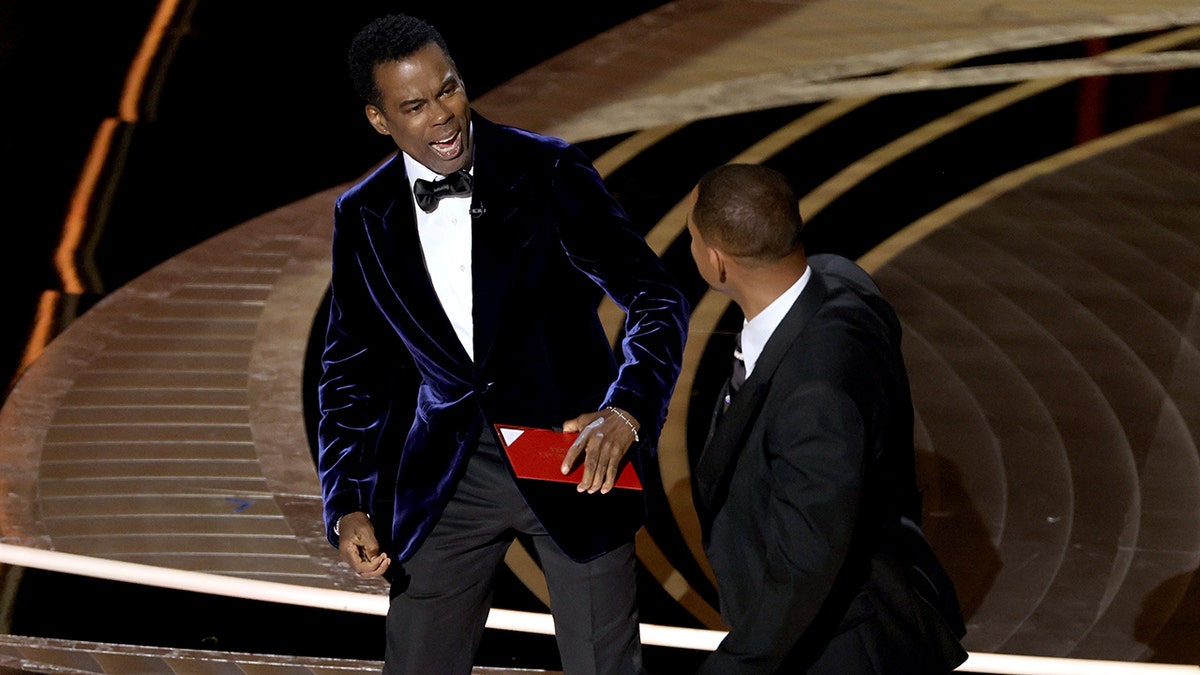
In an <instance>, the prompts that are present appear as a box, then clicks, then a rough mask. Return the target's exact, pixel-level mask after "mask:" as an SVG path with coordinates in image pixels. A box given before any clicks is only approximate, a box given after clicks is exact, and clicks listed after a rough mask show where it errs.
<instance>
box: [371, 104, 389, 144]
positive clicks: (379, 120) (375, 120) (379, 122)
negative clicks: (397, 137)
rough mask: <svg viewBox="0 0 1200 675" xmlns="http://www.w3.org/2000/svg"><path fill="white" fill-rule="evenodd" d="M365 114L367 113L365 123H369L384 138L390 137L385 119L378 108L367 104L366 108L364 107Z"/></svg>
mask: <svg viewBox="0 0 1200 675" xmlns="http://www.w3.org/2000/svg"><path fill="white" fill-rule="evenodd" d="M366 112H367V121H368V122H370V123H371V126H373V127H375V131H378V132H379V133H381V134H383V135H384V136H388V135H390V134H389V133H388V126H387V117H386V116H384V114H383V111H382V110H380V109H379V108H376V107H375V106H373V105H371V104H370V103H368V104H367V107H366Z"/></svg>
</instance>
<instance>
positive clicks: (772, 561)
mask: <svg viewBox="0 0 1200 675" xmlns="http://www.w3.org/2000/svg"><path fill="white" fill-rule="evenodd" d="M689 199H690V211H689V213H688V216H687V226H688V231H689V232H690V234H691V236H692V256H693V258H694V259H695V262H696V265H697V268H698V269H699V271H700V274H701V276H703V277H704V279H705V281H707V282H708V284H709V285H710V286H711V287H712V288H713V289H715V290H717V291H720V292H722V293H725V294H727V295H728V296H729V297H730V298H731V299H732V300H733V301H734V302H735V303H736V304H737V305H738V306H739V307H740V308H741V310H742V314H743V317H744V323H743V328H742V331H741V333H740V334H739V338H740V341H739V349H740V352H739V354H738V356H739V357H740V358H741V361H740V363H738V364H737V365H736V366H735V371H741V370H744V373H745V376H744V381H742V382H739V381H738V380H739V379H740V377H739V376H736V375H735V376H734V377H731V380H730V383H729V384H727V385H726V388H725V390H724V391H722V392H721V394H722V396H721V400H720V401H719V402H718V410H717V411H716V413H715V415H714V423H713V427H712V430H711V433H710V437H709V439H708V441H707V443H706V445H705V447H704V450H703V452H702V453H701V454H700V456H699V457H698V459H697V460H696V463H695V466H694V467H693V470H692V478H693V489H694V497H695V501H696V508H697V511H698V513H699V515H700V520H701V524H702V528H703V534H704V542H705V551H706V553H707V555H708V558H709V561H710V563H711V565H712V569H713V572H714V574H715V576H716V581H717V587H718V592H719V596H720V605H721V614H722V617H723V618H724V620H725V621H726V623H728V625H729V627H730V630H729V634H728V635H727V636H726V637H725V638H724V639H723V640H722V642H721V643H720V645H719V647H718V648H717V650H716V651H715V652H713V654H711V655H710V656H709V658H708V659H707V660H706V661H705V662H704V663H703V664H702V666H701V668H700V672H702V673H711V674H714V675H717V674H719V675H731V674H735V673H829V674H830V675H834V674H836V675H847V674H851V675H853V674H858V673H888V674H895V673H913V674H914V675H915V674H920V675H930V674H932V673H945V672H949V671H952V670H953V669H954V668H955V667H956V666H958V665H959V664H960V663H962V662H963V661H964V660H965V659H966V652H965V651H964V650H963V648H962V647H961V645H960V642H959V640H960V638H961V637H962V636H963V635H964V634H965V630H964V627H963V623H962V617H961V614H960V610H959V607H958V601H957V597H956V595H955V592H954V588H953V585H952V584H951V583H950V581H949V579H948V578H947V576H946V574H945V572H944V570H943V569H942V567H941V566H940V565H939V564H938V562H937V560H936V558H935V557H934V554H933V552H932V550H931V549H930V548H929V546H928V544H927V543H926V541H925V539H924V537H923V535H922V534H921V531H920V529H919V523H920V517H921V498H920V493H919V491H918V488H917V483H916V470H915V461H916V459H915V452H914V447H913V410H912V403H911V399H910V393H909V385H908V376H907V373H906V370H905V367H904V362H903V358H902V356H901V352H900V323H899V321H898V320H897V318H896V315H895V313H894V312H893V311H892V308H891V307H890V306H889V305H888V303H887V302H886V301H885V300H884V298H883V297H882V296H881V295H880V292H879V289H878V288H877V287H876V286H875V283H874V282H873V281H872V280H871V278H870V277H869V276H868V275H867V273H866V272H865V271H864V270H862V269H861V268H859V267H858V266H857V265H855V264H854V263H853V262H852V261H850V260H848V259H846V258H842V257H838V256H832V255H818V256H813V257H812V258H811V259H808V258H806V256H805V252H804V247H803V244H802V240H801V231H802V226H803V223H802V220H801V217H800V213H799V209H798V208H797V199H796V196H795V194H794V192H793V190H792V188H791V187H790V185H789V184H788V181H787V179H786V178H785V177H784V176H783V175H782V174H780V173H779V172H777V171H774V170H772V169H768V168H766V167H763V166H759V165H752V164H740V165H726V166H721V167H718V168H716V169H713V170H711V171H709V172H708V173H706V174H705V175H704V176H703V177H702V178H701V179H700V181H699V182H698V184H697V186H696V188H695V189H694V190H693V192H692V194H691V196H690V198H689Z"/></svg>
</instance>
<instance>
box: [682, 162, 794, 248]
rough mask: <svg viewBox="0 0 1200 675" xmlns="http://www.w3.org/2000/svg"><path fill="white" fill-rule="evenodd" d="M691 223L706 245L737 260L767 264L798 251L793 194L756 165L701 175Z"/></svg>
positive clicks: (780, 177)
mask: <svg viewBox="0 0 1200 675" xmlns="http://www.w3.org/2000/svg"><path fill="white" fill-rule="evenodd" d="M692 220H693V221H694V222H695V223H696V229H698V230H699V231H700V236H702V237H704V240H705V241H706V242H709V243H710V244H713V245H715V246H717V247H718V248H720V249H721V250H723V251H725V252H726V253H729V254H730V255H735V256H738V257H739V258H749V259H756V260H762V261H766V262H770V261H775V260H779V259H781V258H784V257H786V256H788V255H791V254H792V253H793V252H795V251H796V250H797V249H800V248H803V237H802V233H803V230H804V220H803V218H802V217H801V216H800V205H799V201H798V200H797V199H796V193H795V191H794V190H793V189H792V186H791V183H789V182H788V179H787V177H786V176H784V175H783V174H782V173H780V172H779V171H776V170H775V169H771V168H769V167H765V166H763V165H761V164H725V165H722V166H718V167H715V168H713V169H710V170H709V171H708V172H706V173H705V174H704V175H703V176H701V177H700V181H699V182H698V183H697V185H696V203H695V206H694V207H693V209H692Z"/></svg>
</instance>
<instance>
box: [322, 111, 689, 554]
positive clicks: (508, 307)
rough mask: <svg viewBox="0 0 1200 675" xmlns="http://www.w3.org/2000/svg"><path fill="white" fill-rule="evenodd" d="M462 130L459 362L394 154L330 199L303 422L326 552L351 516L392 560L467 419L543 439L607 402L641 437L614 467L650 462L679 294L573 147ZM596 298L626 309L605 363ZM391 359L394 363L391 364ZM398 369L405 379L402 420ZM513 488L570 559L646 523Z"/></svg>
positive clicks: (469, 444)
mask: <svg viewBox="0 0 1200 675" xmlns="http://www.w3.org/2000/svg"><path fill="white" fill-rule="evenodd" d="M472 121H473V124H474V134H475V159H474V179H475V180H474V185H475V187H474V192H473V195H472V202H471V204H472V209H473V213H477V214H478V215H476V216H475V217H473V219H472V240H473V243H472V268H473V274H474V283H473V293H474V303H473V305H474V309H473V312H474V351H475V360H474V361H472V360H471V359H470V358H469V357H468V355H467V353H466V350H464V349H463V347H462V345H461V344H460V342H459V340H458V338H457V336H456V335H455V332H454V329H453V328H452V327H451V324H450V321H449V319H448V318H447V317H446V315H445V313H444V312H443V310H442V307H441V304H440V303H439V301H438V298H437V295H436V293H435V292H434V289H433V286H432V283H431V282H430V279H429V274H428V272H427V270H426V267H425V263H424V259H423V255H422V251H421V245H420V241H419V239H418V235H417V228H416V219H415V213H414V208H415V207H414V205H413V200H412V197H411V193H410V190H409V186H408V179H407V177H406V174H405V168H404V161H403V158H402V157H401V156H400V155H399V154H397V155H396V156H394V157H393V158H391V159H390V160H389V161H388V162H387V163H385V164H383V165H382V166H381V167H380V168H379V169H377V170H376V171H374V172H373V173H372V174H371V175H370V176H368V177H367V178H365V179H364V180H362V181H361V182H359V183H358V184H357V185H355V186H353V187H352V188H350V189H349V190H348V191H346V192H345V193H344V194H343V195H342V196H341V197H340V198H339V200H338V202H337V206H336V210H335V214H334V234H333V273H332V280H331V284H330V292H331V305H330V316H329V325H328V329H327V334H326V344H325V351H324V354H323V359H322V362H323V367H324V371H323V376H322V378H321V381H320V386H319V402H320V412H321V419H320V423H319V427H318V433H319V440H320V453H319V461H318V464H319V466H318V470H319V474H320V478H321V484H322V491H323V496H324V504H325V520H326V527H327V534H328V537H329V540H330V542H331V543H332V544H334V545H335V546H336V545H337V537H336V535H335V534H334V533H333V523H335V522H336V521H337V519H338V518H339V517H341V516H342V515H344V514H346V513H349V512H352V511H365V512H367V513H369V514H370V515H371V518H372V522H373V523H374V524H375V529H376V532H377V534H378V536H379V539H380V543H381V545H383V546H384V548H385V550H386V551H388V552H389V554H390V555H392V556H393V557H394V558H396V559H397V560H400V561H403V560H406V559H407V558H408V557H409V556H410V555H411V554H412V553H413V552H414V551H415V550H416V548H417V547H418V546H419V545H420V543H421V541H423V539H424V537H425V536H426V535H427V534H428V533H429V530H430V529H431V528H432V526H433V523H434V521H435V520H436V518H437V516H438V515H439V514H440V513H441V511H442V509H443V508H444V506H445V504H446V502H447V501H448V500H449V498H450V496H451V494H452V492H453V487H454V485H455V483H456V481H457V480H458V479H459V477H460V476H461V474H462V471H463V470H464V469H465V466H466V459H467V458H468V457H469V455H470V453H471V451H472V450H473V447H474V445H475V443H476V441H477V439H478V437H479V434H480V433H481V431H482V430H483V428H484V427H483V425H487V428H488V429H489V430H490V429H491V425H492V424H494V423H504V424H516V425H525V426H538V427H552V426H556V425H559V424H562V423H563V421H565V420H567V419H571V418H573V417H575V416H577V415H579V414H581V413H584V412H591V411H595V410H599V409H600V408H602V407H603V406H606V405H614V406H617V407H620V408H624V409H625V410H628V411H629V412H630V413H632V414H633V415H634V416H635V417H636V418H637V420H638V421H639V422H640V423H641V425H642V431H641V434H640V435H641V443H640V444H637V445H635V446H634V447H633V448H631V449H630V451H629V455H628V456H627V457H630V458H632V461H634V462H635V466H636V467H637V468H639V470H640V468H641V462H644V461H647V460H648V459H650V458H652V457H654V456H655V453H656V447H655V442H656V439H657V438H658V435H659V432H660V430H661V428H662V424H663V421H664V419H665V416H666V410H667V406H668V403H669V401H670V398H671V395H672V391H673V389H674V386H675V381H676V378H677V376H678V374H679V369H680V365H681V359H682V356H683V347H684V341H685V339H686V333H687V324H688V317H689V311H690V309H689V307H688V303H687V300H686V298H685V297H684V296H683V294H682V292H681V291H680V290H679V289H678V287H677V285H676V284H675V283H674V281H673V280H672V279H671V277H670V275H669V274H668V272H667V271H666V269H665V267H664V266H663V264H662V262H661V261H660V260H659V259H658V257H657V256H656V255H655V254H654V252H653V250H652V249H650V248H649V246H648V245H647V244H646V242H645V240H644V239H643V237H642V236H641V235H640V234H638V232H637V231H635V230H634V229H632V227H631V226H630V222H629V220H628V218H627V216H626V214H625V212H624V211H623V209H622V208H621V206H620V205H619V204H618V203H617V201H616V200H615V199H614V198H613V197H612V196H611V195H610V194H609V193H608V191H607V189H606V188H605V186H604V183H603V180H602V179H601V177H600V175H599V174H598V173H597V172H596V171H595V169H594V168H593V167H592V165H591V162H590V161H589V160H588V158H587V157H586V156H585V155H584V154H583V153H582V152H581V151H580V150H579V149H578V148H576V147H574V146H572V145H570V144H568V143H566V142H565V141H563V140H561V139H556V138H551V137H546V136H540V135H537V134H533V133H530V132H526V131H522V130H519V129H515V128H512V127H506V126H501V125H497V124H493V123H491V122H489V121H487V120H486V119H484V118H482V117H481V116H480V115H478V114H475V113H473V115H472ZM602 294H607V295H608V296H609V297H611V298H612V300H613V301H614V302H615V303H616V304H617V305H618V306H620V307H621V308H622V309H623V310H625V312H626V321H625V325H624V332H623V336H622V339H621V342H620V348H621V352H622V357H621V359H617V358H616V356H615V354H614V351H613V348H612V345H611V344H610V343H609V341H608V338H607V336H606V335H605V332H604V327H603V325H602V324H601V322H600V320H599V318H598V316H597V313H596V309H597V306H598V303H599V301H600V299H601V297H602ZM402 350H403V351H402ZM404 352H407V354H408V355H410V356H411V361H408V360H407V359H402V358H398V355H401V354H403V353H404ZM406 365H407V367H408V368H410V371H411V368H412V367H413V366H415V370H416V373H417V376H418V377H417V379H419V381H420V383H419V388H418V390H417V393H416V410H415V414H414V413H413V410H411V406H412V402H411V397H410V396H407V395H405V391H404V389H403V388H404V387H405V384H404V382H405V377H404V367H405V366H406ZM408 386H412V385H411V383H410V384H409V385H408ZM396 427H401V428H396ZM518 485H519V487H520V488H521V490H522V492H523V494H524V495H525V497H526V500H527V501H528V502H529V504H530V507H531V508H532V509H533V510H534V512H535V514H537V516H538V517H539V519H540V520H541V521H542V524H543V525H544V526H545V527H546V529H547V532H548V533H549V534H550V536H551V537H553V538H554V540H555V541H556V542H557V543H558V544H559V546H560V547H561V548H562V549H563V550H564V552H565V553H567V555H569V556H571V557H573V558H575V559H579V560H586V559H590V558H593V557H595V556H597V555H600V554H601V553H604V552H606V551H608V550H610V549H611V548H612V547H614V546H616V545H618V544H619V543H621V542H623V541H626V540H628V538H629V537H630V536H631V535H632V533H633V532H634V531H636V529H637V527H639V526H640V525H641V523H642V520H643V518H644V515H645V513H644V502H643V500H642V499H641V497H640V495H638V494H637V493H626V491H624V490H614V491H612V492H610V493H609V494H607V495H600V494H598V493H597V494H592V495H588V494H586V493H585V494H579V493H577V492H576V491H575V486H574V484H567V483H548V482H544V481H518ZM388 506H390V507H391V512H390V513H388V512H385V511H386V508H387V507H388Z"/></svg>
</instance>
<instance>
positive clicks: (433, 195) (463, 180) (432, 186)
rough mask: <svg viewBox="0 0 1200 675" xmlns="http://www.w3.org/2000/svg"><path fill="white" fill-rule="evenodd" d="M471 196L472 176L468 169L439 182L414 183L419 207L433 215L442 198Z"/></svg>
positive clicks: (418, 181)
mask: <svg viewBox="0 0 1200 675" xmlns="http://www.w3.org/2000/svg"><path fill="white" fill-rule="evenodd" d="M469 194H471V174H470V173H468V172H467V170H466V169H459V170H458V171H455V172H454V173H452V174H450V175H449V176H446V177H445V178H440V179H438V180H422V179H420V178H418V179H417V180H416V181H414V182H413V196H415V197H416V198H417V206H419V207H421V210H422V211H424V212H425V213H432V212H433V210H434V209H436V208H437V204H438V200H439V199H441V198H442V197H453V196H456V195H469Z"/></svg>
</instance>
